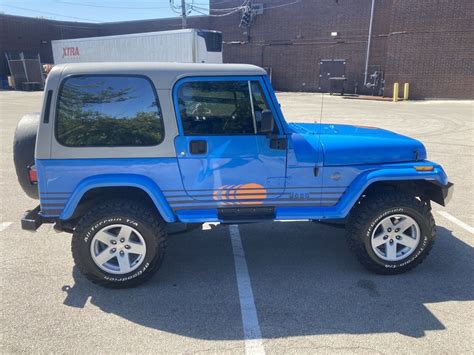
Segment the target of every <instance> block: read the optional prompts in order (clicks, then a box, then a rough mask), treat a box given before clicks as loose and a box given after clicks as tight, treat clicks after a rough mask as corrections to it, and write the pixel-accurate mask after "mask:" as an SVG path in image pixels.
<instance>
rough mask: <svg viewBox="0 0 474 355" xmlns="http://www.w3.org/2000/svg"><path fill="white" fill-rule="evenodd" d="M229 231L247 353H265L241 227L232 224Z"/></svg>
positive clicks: (248, 354)
mask: <svg viewBox="0 0 474 355" xmlns="http://www.w3.org/2000/svg"><path fill="white" fill-rule="evenodd" d="M229 232H230V240H231V242H232V250H233V253H234V263H235V274H236V276H237V288H238V290H239V298H240V313H241V315H242V323H243V326H244V341H245V353H246V354H247V355H250V354H265V349H264V348H263V343H262V333H261V331H260V325H259V323H258V317H257V309H256V307H255V300H254V298H253V291H252V285H251V283H250V276H249V270H248V268H247V261H246V260H245V252H244V248H243V246H242V239H241V238H240V232H239V227H238V226H237V225H231V226H229Z"/></svg>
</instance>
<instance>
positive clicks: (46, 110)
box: [43, 90, 53, 123]
mask: <svg viewBox="0 0 474 355" xmlns="http://www.w3.org/2000/svg"><path fill="white" fill-rule="evenodd" d="M52 98H53V90H48V96H46V105H45V108H44V116H43V123H49V113H50V111H51V99H52Z"/></svg>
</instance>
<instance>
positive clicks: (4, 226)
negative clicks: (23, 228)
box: [0, 222, 13, 232]
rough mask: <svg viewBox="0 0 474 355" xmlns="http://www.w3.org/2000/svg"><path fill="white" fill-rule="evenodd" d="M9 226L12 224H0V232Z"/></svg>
mask: <svg viewBox="0 0 474 355" xmlns="http://www.w3.org/2000/svg"><path fill="white" fill-rule="evenodd" d="M11 224H13V222H2V223H0V232H3V231H4V230H5V229H7V228H8V227H10V225H11Z"/></svg>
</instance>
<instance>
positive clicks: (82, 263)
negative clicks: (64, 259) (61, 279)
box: [71, 199, 166, 288]
mask: <svg viewBox="0 0 474 355" xmlns="http://www.w3.org/2000/svg"><path fill="white" fill-rule="evenodd" d="M117 223H119V224H123V225H128V226H131V227H133V228H135V229H136V230H138V231H139V232H140V234H141V235H142V237H143V239H144V240H145V243H146V254H145V257H144V260H143V262H142V263H141V265H140V267H138V268H137V269H136V270H134V271H132V272H130V273H128V274H123V275H117V274H111V273H107V272H106V271H104V270H102V269H100V268H99V267H98V266H97V265H96V264H95V262H94V261H93V259H92V255H91V252H90V245H91V242H92V239H93V236H94V235H95V233H97V232H98V231H99V230H100V229H101V228H103V227H106V226H107V225H112V224H117ZM165 249H166V231H165V222H164V221H163V220H162V219H161V217H160V216H159V215H158V213H157V212H156V211H154V210H153V209H152V208H151V207H149V206H147V205H145V204H142V203H140V202H137V201H133V200H127V199H120V200H119V199H117V200H109V201H105V202H103V203H101V204H100V205H97V206H96V207H95V208H93V209H91V210H90V211H89V212H88V213H87V214H85V215H84V216H83V217H82V218H81V219H80V220H79V222H78V224H77V226H76V228H75V230H74V233H73V236H72V243H71V251H72V256H73V258H74V262H75V264H76V266H77V267H78V268H79V270H80V271H81V272H82V274H83V275H84V276H85V277H87V278H88V279H89V280H90V281H92V282H94V283H96V284H98V285H101V286H104V287H109V288H129V287H134V286H137V285H139V284H141V283H143V282H145V281H146V280H148V279H149V278H150V277H151V276H152V275H153V274H154V273H155V272H156V271H157V270H158V269H159V268H160V266H161V263H162V261H163V258H164V255H165Z"/></svg>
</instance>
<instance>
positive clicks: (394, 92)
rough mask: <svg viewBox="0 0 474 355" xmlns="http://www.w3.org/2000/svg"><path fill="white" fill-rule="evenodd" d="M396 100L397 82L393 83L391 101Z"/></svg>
mask: <svg viewBox="0 0 474 355" xmlns="http://www.w3.org/2000/svg"><path fill="white" fill-rule="evenodd" d="M397 101H398V83H393V102H397Z"/></svg>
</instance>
